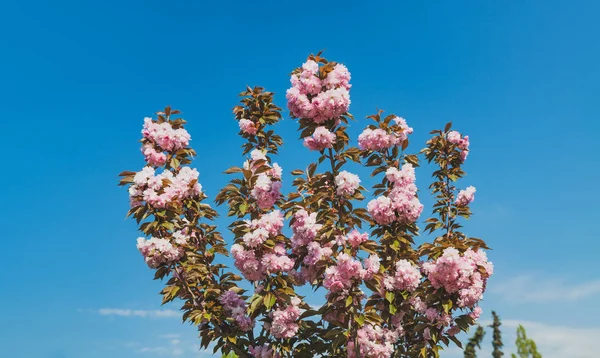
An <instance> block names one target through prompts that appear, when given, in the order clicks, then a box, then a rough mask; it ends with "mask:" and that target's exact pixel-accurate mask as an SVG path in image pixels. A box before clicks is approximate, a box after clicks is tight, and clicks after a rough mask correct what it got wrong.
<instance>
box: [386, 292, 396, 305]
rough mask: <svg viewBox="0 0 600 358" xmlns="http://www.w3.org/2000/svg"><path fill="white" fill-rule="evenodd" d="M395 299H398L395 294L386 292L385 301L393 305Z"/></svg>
mask: <svg viewBox="0 0 600 358" xmlns="http://www.w3.org/2000/svg"><path fill="white" fill-rule="evenodd" d="M394 298H396V295H394V293H393V292H390V291H388V292H386V293H385V299H386V300H387V301H388V302H389V303H392V302H394Z"/></svg>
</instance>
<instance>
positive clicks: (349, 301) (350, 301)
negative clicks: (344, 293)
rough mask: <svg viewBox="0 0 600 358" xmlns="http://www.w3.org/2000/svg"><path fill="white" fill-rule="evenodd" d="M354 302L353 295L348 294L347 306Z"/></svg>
mask: <svg viewBox="0 0 600 358" xmlns="http://www.w3.org/2000/svg"><path fill="white" fill-rule="evenodd" d="M351 304H352V296H348V298H346V307H348V306H350V305H351Z"/></svg>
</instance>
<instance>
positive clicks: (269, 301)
mask: <svg viewBox="0 0 600 358" xmlns="http://www.w3.org/2000/svg"><path fill="white" fill-rule="evenodd" d="M275 301H277V298H276V297H275V295H274V294H272V293H271V292H269V293H267V294H266V295H265V298H264V305H265V307H266V308H267V309H268V310H270V309H271V307H273V305H274V304H275Z"/></svg>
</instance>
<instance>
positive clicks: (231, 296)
mask: <svg viewBox="0 0 600 358" xmlns="http://www.w3.org/2000/svg"><path fill="white" fill-rule="evenodd" d="M219 302H221V304H222V305H223V308H224V309H225V311H226V312H227V313H228V314H230V315H231V317H232V318H233V319H234V321H235V323H236V324H237V325H238V327H239V328H240V329H241V330H242V331H249V330H251V329H252V327H253V326H254V322H253V321H252V319H251V318H250V317H248V315H247V314H246V309H247V306H246V301H244V300H243V299H242V298H241V297H240V296H239V295H238V294H237V293H235V292H234V291H231V290H229V291H225V293H223V294H222V295H221V296H220V297H219Z"/></svg>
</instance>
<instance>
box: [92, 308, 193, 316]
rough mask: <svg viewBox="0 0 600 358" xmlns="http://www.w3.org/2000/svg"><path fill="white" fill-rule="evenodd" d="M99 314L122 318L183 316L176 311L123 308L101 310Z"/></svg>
mask: <svg viewBox="0 0 600 358" xmlns="http://www.w3.org/2000/svg"><path fill="white" fill-rule="evenodd" d="M98 313H99V314H100V315H102V316H122V317H142V318H146V317H155V318H170V317H179V316H181V313H180V312H177V311H174V310H131V309H123V308H101V309H99V310H98Z"/></svg>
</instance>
